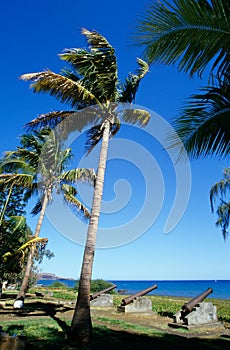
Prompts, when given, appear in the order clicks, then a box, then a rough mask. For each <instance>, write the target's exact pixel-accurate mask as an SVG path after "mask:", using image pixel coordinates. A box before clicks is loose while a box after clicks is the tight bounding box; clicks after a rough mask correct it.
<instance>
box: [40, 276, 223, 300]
mask: <svg viewBox="0 0 230 350" xmlns="http://www.w3.org/2000/svg"><path fill="white" fill-rule="evenodd" d="M54 282H60V283H63V284H65V285H66V286H67V287H69V288H73V287H74V286H75V284H76V282H77V280H75V279H71V278H55V279H54V280H52V279H49V278H48V279H40V280H38V281H37V284H38V285H43V286H44V287H48V286H49V285H50V284H52V283H54ZM109 282H111V283H112V284H115V285H116V286H117V288H116V290H117V291H119V290H120V291H122V294H124V295H128V294H129V295H130V294H134V293H137V292H139V291H141V290H144V289H146V288H149V287H150V286H151V285H154V284H157V289H156V290H153V291H152V292H150V293H148V295H150V296H167V297H177V298H194V297H196V296H197V295H199V294H200V293H203V292H204V291H205V290H207V289H208V288H212V290H213V293H211V294H210V295H209V296H208V298H211V299H225V300H229V299H230V280H218V281H215V280H189V281H184V280H182V281H143V280H142V281H140V280H139V281H134V280H122V281H121V280H120V281H118V280H109ZM118 294H121V293H118Z"/></svg>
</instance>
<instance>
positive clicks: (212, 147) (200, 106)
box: [168, 85, 230, 158]
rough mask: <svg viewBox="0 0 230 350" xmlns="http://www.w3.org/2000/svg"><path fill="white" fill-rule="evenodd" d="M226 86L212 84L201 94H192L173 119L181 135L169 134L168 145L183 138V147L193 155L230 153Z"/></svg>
mask: <svg viewBox="0 0 230 350" xmlns="http://www.w3.org/2000/svg"><path fill="white" fill-rule="evenodd" d="M228 90H229V88H227V90H226V86H224V85H223V86H216V87H215V86H211V87H206V88H203V89H202V91H204V93H203V94H196V95H193V96H192V97H191V98H190V99H189V100H188V104H187V105H186V106H185V107H184V108H183V109H182V112H181V113H180V115H179V116H178V117H177V118H176V120H175V122H174V127H175V129H176V132H177V134H178V136H179V138H180V139H178V140H175V138H174V137H173V138H172V137H171V136H169V141H168V142H169V143H168V144H169V148H175V147H178V144H180V142H181V141H182V142H183V144H184V147H185V149H186V151H187V152H188V153H189V154H190V155H191V156H192V157H195V158H198V157H200V156H208V155H214V154H215V155H217V156H219V157H223V158H228V157H229V155H230V143H229V140H230V99H229V96H230V95H229V92H228Z"/></svg>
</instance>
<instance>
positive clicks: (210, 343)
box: [0, 287, 230, 350]
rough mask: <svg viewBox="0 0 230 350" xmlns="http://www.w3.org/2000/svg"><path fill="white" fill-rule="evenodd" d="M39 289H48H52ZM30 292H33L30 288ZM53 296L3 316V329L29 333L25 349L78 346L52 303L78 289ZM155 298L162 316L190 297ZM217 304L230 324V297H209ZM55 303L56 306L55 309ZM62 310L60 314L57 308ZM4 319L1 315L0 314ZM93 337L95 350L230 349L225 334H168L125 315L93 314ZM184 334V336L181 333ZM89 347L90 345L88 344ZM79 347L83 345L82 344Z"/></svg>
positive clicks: (118, 300)
mask: <svg viewBox="0 0 230 350" xmlns="http://www.w3.org/2000/svg"><path fill="white" fill-rule="evenodd" d="M39 291H41V292H43V293H45V295H48V294H47V293H46V292H50V291H51V289H49V290H48V289H47V288H46V289H44V290H42V289H41V290H40V289H39ZM30 292H34V291H33V290H31V291H30ZM52 293H53V296H52V297H51V296H50V297H45V298H38V299H33V298H28V299H27V300H28V301H27V303H28V312H27V313H26V312H25V313H24V314H22V315H21V318H20V319H19V318H17V320H16V319H15V320H14V316H13V315H11V314H10V312H9V317H8V318H7V319H6V317H4V319H3V318H2V320H1V321H2V322H1V325H2V327H3V330H4V331H5V332H7V333H9V334H10V335H13V334H18V335H24V336H26V350H54V349H55V350H56V349H57V348H58V349H59V350H73V349H76V348H73V347H71V346H70V345H69V344H68V341H67V337H66V333H67V332H66V331H67V330H68V328H69V326H70V321H69V320H66V318H65V317H64V316H63V314H62V313H61V312H60V311H61V308H60V309H59V306H56V309H55V308H54V307H53V306H52V302H53V301H54V300H55V301H58V300H59V301H60V300H76V293H75V292H74V291H72V290H71V289H69V288H65V289H64V288H62V287H61V288H52ZM12 297H13V296H11V298H9V299H7V305H8V306H9V305H10V306H12V303H13V298H12ZM149 298H151V300H152V304H153V311H155V312H156V313H157V315H159V316H168V317H172V315H173V314H174V313H175V312H177V311H178V310H180V308H181V306H182V305H183V304H184V303H185V302H186V301H188V299H187V298H170V297H160V296H149ZM121 299H122V296H121V295H118V294H117V295H116V294H115V295H114V303H115V305H119V304H120V303H121ZM209 300H210V301H212V302H213V304H214V305H216V306H217V310H218V318H219V320H221V321H223V322H225V325H226V326H228V327H230V300H216V299H215V300H214V299H209ZM52 307H53V309H52ZM44 309H46V310H47V312H46V317H45V318H44V316H43V317H42V316H41V314H39V312H37V313H36V317H30V316H32V312H33V311H37V310H38V311H39V310H40V311H41V310H44ZM58 310H59V312H60V313H59V314H58V317H60V318H58V317H56V314H55V313H56V311H58ZM0 319H1V316H0ZM93 325H94V328H93V330H94V331H93V340H92V346H91V347H90V348H89V349H95V350H103V349H106V350H107V349H110V350H115V349H116V350H118V349H119V350H123V349H133V350H138V349H143V348H144V350H149V349H154V348H155V349H161V350H166V349H167V350H168V349H169V350H174V349H178V348H181V349H186V350H192V349H194V348H196V350H201V349H202V350H206V349H211V350H225V349H226V350H227V349H229V345H230V341H229V340H227V339H225V338H220V337H216V338H215V335H213V337H212V339H208V338H206V339H202V338H201V336H200V337H199V332H197V335H196V336H195V337H194V335H191V334H192V333H190V331H180V332H178V333H176V334H169V331H168V329H167V327H165V328H161V331H159V330H157V329H154V325H152V326H151V327H150V326H148V325H147V326H146V325H138V324H133V323H131V322H128V321H127V320H125V319H117V318H113V317H112V315H111V316H110V317H104V316H99V315H94V316H93ZM183 334H184V336H182V335H183ZM85 349H88V348H85ZM79 350H80V348H79Z"/></svg>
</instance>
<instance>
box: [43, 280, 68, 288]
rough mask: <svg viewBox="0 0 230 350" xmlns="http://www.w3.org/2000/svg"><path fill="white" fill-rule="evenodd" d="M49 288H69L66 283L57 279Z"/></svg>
mask: <svg viewBox="0 0 230 350" xmlns="http://www.w3.org/2000/svg"><path fill="white" fill-rule="evenodd" d="M48 287H49V288H68V287H67V286H66V285H65V284H64V283H61V282H59V281H55V282H53V283H52V284H50V285H49V286H48Z"/></svg>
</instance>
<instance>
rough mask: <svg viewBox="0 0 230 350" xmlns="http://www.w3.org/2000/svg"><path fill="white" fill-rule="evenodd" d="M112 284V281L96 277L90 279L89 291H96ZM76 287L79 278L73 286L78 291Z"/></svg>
mask: <svg viewBox="0 0 230 350" xmlns="http://www.w3.org/2000/svg"><path fill="white" fill-rule="evenodd" d="M112 286H113V283H111V282H108V281H104V280H103V279H96V280H92V281H91V285H90V291H91V293H97V292H100V291H101V290H103V289H106V288H109V287H112ZM78 287H79V280H78V281H77V282H76V285H75V286H74V290H76V291H78ZM112 292H113V291H112Z"/></svg>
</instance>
